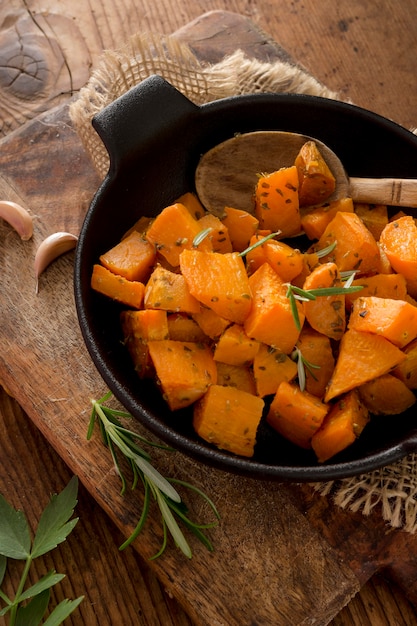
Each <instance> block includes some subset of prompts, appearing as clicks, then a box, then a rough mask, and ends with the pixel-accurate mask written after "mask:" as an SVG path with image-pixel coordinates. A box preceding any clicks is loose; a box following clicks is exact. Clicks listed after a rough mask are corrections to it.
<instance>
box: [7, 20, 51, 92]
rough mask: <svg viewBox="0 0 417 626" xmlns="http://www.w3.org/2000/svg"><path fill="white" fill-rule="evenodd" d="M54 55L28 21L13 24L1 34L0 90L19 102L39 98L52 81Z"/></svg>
mask: <svg viewBox="0 0 417 626" xmlns="http://www.w3.org/2000/svg"><path fill="white" fill-rule="evenodd" d="M57 53H58V55H59V52H58V50H57V49H56V45H54V42H53V41H51V40H48V39H47V38H46V37H44V36H43V34H42V33H41V32H40V31H39V29H36V28H34V23H33V21H32V20H31V19H30V18H29V17H23V18H21V19H18V20H16V21H15V22H14V23H13V24H11V25H10V26H9V27H8V28H6V29H3V30H2V31H0V89H2V90H6V91H8V92H9V93H10V94H11V95H13V96H14V97H15V98H18V99H22V100H31V99H32V98H37V97H42V95H43V94H45V93H46V91H47V89H48V84H49V82H51V81H53V79H54V77H53V75H52V74H53V70H54V69H55V68H54V66H55V65H56V61H57ZM61 60H62V57H61Z"/></svg>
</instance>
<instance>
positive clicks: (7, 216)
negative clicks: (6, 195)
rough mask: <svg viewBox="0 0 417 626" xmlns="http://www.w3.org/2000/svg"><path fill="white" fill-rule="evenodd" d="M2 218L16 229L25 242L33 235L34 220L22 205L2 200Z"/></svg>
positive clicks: (0, 204) (0, 213)
mask: <svg viewBox="0 0 417 626" xmlns="http://www.w3.org/2000/svg"><path fill="white" fill-rule="evenodd" d="M0 217H1V218H3V219H4V220H5V221H6V222H8V223H9V224H10V226H12V228H14V229H15V231H16V232H17V233H18V234H19V235H20V238H21V239H22V240H23V241H28V240H29V239H30V238H31V237H32V235H33V218H32V216H31V215H30V214H29V213H28V212H27V211H26V209H24V208H23V207H22V206H20V204H17V203H16V202H12V201H10V200H0Z"/></svg>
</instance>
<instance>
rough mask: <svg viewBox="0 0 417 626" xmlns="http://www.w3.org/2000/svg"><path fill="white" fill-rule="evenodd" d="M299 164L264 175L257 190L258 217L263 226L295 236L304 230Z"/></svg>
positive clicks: (285, 235) (281, 235)
mask: <svg viewBox="0 0 417 626" xmlns="http://www.w3.org/2000/svg"><path fill="white" fill-rule="evenodd" d="M298 184H299V183H298V172H297V168H296V167H295V165H293V166H290V167H284V168H282V169H280V170H277V171H276V172H273V173H272V174H267V175H265V176H261V177H260V178H259V179H258V182H257V185H256V189H255V216H256V217H257V219H258V220H259V227H260V228H262V229H267V230H270V231H271V232H280V237H291V236H292V235H297V234H298V233H300V231H301V218H300V208H299V200H298Z"/></svg>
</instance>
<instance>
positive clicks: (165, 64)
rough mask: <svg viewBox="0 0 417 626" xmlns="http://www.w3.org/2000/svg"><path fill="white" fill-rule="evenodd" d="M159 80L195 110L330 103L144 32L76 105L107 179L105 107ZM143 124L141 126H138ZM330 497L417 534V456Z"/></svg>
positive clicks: (336, 487)
mask: <svg viewBox="0 0 417 626" xmlns="http://www.w3.org/2000/svg"><path fill="white" fill-rule="evenodd" d="M152 74H159V75H161V76H162V77H163V78H165V79H166V80H168V81H169V82H170V83H171V84H172V85H174V86H175V87H176V88H177V89H179V90H180V91H181V92H182V93H183V94H184V95H185V96H187V97H188V98H189V99H190V100H191V101H192V102H194V103H195V104H198V105H200V104H203V103H205V102H209V101H212V100H215V99H218V98H224V97H227V96H231V95H239V94H249V93H262V92H269V93H271V92H275V93H284V92H285V93H305V94H312V95H318V96H324V97H327V98H336V99H337V98H339V95H338V94H337V93H335V92H332V91H331V90H329V89H327V87H325V86H324V85H322V84H320V83H319V82H318V81H317V80H316V79H315V78H313V77H312V76H311V75H309V74H308V73H307V72H306V71H305V70H304V69H303V68H301V67H299V66H294V65H291V64H289V63H287V62H281V61H274V62H272V63H264V62H260V61H258V60H253V59H250V58H247V57H246V56H245V55H244V54H243V52H241V51H239V50H238V51H236V52H235V53H234V54H232V55H230V56H228V57H226V58H225V59H224V60H222V61H220V62H219V63H216V64H213V65H208V64H202V63H200V61H199V60H198V59H197V58H196V57H195V56H194V54H193V53H192V52H191V50H190V49H189V47H188V46H186V45H185V44H182V43H180V42H179V41H178V40H177V39H175V38H174V37H166V36H161V35H155V34H149V33H146V34H139V35H136V36H134V37H132V39H131V40H130V41H129V42H128V43H127V45H126V46H125V47H124V48H123V49H120V50H117V51H106V52H105V53H104V54H103V57H102V59H101V61H100V63H99V65H98V67H97V69H96V70H95V71H94V73H93V74H92V76H91V78H90V80H89V82H88V83H87V85H86V86H85V87H84V88H83V89H82V90H81V91H80V93H79V97H78V98H77V100H75V101H74V102H73V103H72V104H71V106H70V116H71V120H72V122H73V124H74V127H75V128H76V130H77V132H78V134H79V136H80V138H81V140H82V143H83V145H84V147H85V149H86V151H87V153H88V154H89V155H90V157H91V160H92V162H93V164H94V167H95V168H96V170H97V172H98V173H99V175H100V176H101V177H104V176H105V175H106V173H107V171H108V165H109V159H108V154H107V151H106V149H105V148H104V146H103V144H102V142H101V140H100V139H99V137H98V135H97V134H96V132H95V131H94V130H93V128H92V126H91V119H92V117H93V116H94V115H95V114H96V113H97V112H99V111H100V110H101V109H102V108H103V107H105V106H106V105H108V104H109V103H110V102H112V101H113V100H115V99H116V98H117V97H119V96H120V95H122V94H123V93H125V92H126V91H127V90H128V89H130V88H131V87H132V86H133V85H136V84H138V83H139V82H140V81H142V80H144V79H145V78H147V77H148V76H150V75H152ZM138 123H140V120H138ZM314 488H315V489H316V490H317V491H318V492H319V493H320V494H322V495H323V496H324V495H326V496H328V497H331V498H333V500H334V502H335V503H336V504H337V505H338V506H340V507H342V508H346V509H349V510H351V511H362V513H363V514H364V515H369V514H370V513H371V511H373V510H375V509H378V508H379V510H380V514H381V515H382V516H383V518H384V520H386V521H387V522H388V523H389V524H390V525H391V526H393V527H396V528H402V529H403V530H405V531H407V532H410V533H414V532H416V530H417V453H416V454H414V453H413V454H410V455H409V456H407V457H406V458H405V459H403V460H402V461H399V462H397V463H395V464H392V465H389V466H388V467H384V468H382V469H379V470H375V471H373V472H370V473H367V474H362V475H360V476H356V477H353V478H346V479H342V480H338V481H331V482H324V483H315V484H314Z"/></svg>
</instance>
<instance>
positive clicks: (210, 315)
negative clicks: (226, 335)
mask: <svg viewBox="0 0 417 626" xmlns="http://www.w3.org/2000/svg"><path fill="white" fill-rule="evenodd" d="M193 320H195V321H196V322H197V324H198V325H199V326H200V328H201V330H202V331H203V333H204V334H205V335H207V336H208V337H210V339H218V338H219V337H220V335H221V334H222V333H223V331H225V330H226V328H227V327H228V326H230V324H231V322H230V320H227V319H225V318H224V317H220V315H217V313H215V312H214V311H213V310H212V309H208V308H206V307H204V306H202V307H201V308H200V311H199V312H198V313H195V314H194V315H193Z"/></svg>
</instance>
